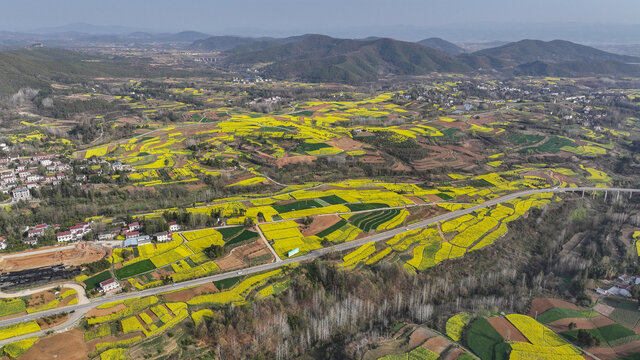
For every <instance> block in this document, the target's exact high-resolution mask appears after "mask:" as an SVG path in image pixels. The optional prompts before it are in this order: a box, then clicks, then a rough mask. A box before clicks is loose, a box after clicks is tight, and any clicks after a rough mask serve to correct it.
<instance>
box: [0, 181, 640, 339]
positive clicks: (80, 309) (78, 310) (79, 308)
mask: <svg viewBox="0 0 640 360" xmlns="http://www.w3.org/2000/svg"><path fill="white" fill-rule="evenodd" d="M590 191H599V192H602V191H606V192H611V193H627V194H631V193H640V189H624V188H596V187H576V188H552V189H532V190H526V191H521V192H517V193H513V194H509V195H505V196H502V197H499V198H495V199H492V200H488V201H486V202H484V203H482V204H478V205H476V206H473V207H470V208H467V209H460V210H456V211H452V212H449V213H446V214H442V215H438V216H436V217H433V218H429V219H426V220H423V221H420V222H417V223H414V224H411V225H409V226H406V227H402V228H398V229H394V230H389V231H385V232H383V233H379V234H375V235H371V236H368V237H366V238H362V239H359V240H354V241H350V242H347V243H342V244H338V245H334V246H330V247H326V248H323V249H318V250H315V251H312V252H310V253H308V254H305V255H301V256H298V257H295V258H290V259H284V260H282V261H280V262H275V263H269V264H263V265H257V266H253V267H250V268H246V269H242V270H238V271H231V272H226V273H223V274H216V275H212V276H207V277H203V278H200V279H194V280H189V281H185V282H181V283H177V284H173V285H166V286H160V287H156V288H152V289H147V290H142V291H137V292H129V293H121V294H117V295H113V296H107V297H102V298H96V299H91V300H90V302H89V303H88V304H78V305H72V306H66V307H63V308H58V309H52V310H47V311H41V312H38V313H34V314H28V315H25V316H21V317H16V318H13V319H6V320H2V321H0V327H2V326H7V325H11V324H16V323H20V322H24V321H29V320H35V319H38V318H41V317H46V316H50V315H55V314H58V313H61V312H70V311H74V314H73V317H74V319H75V320H74V321H77V318H78V316H81V315H83V314H86V313H87V312H88V311H89V310H91V309H93V308H94V307H96V306H100V305H102V304H106V303H110V302H113V301H119V300H126V299H130V298H134V297H144V296H150V295H157V294H161V293H164V292H168V291H174V290H180V289H185V288H188V287H192V286H198V285H202V284H206V283H209V282H212V281H218V280H224V279H228V278H232V277H236V276H239V275H248V274H254V273H259V272H263V271H268V270H273V269H276V268H280V267H282V266H285V265H288V264H292V263H298V262H303V261H309V260H313V259H316V258H318V257H321V256H324V255H326V254H329V253H332V252H340V251H345V250H349V249H353V248H357V247H359V246H362V245H364V244H367V243H371V242H377V241H382V240H386V239H389V238H391V237H393V236H395V235H397V234H400V233H403V232H405V231H408V230H414V229H420V228H424V227H427V226H429V225H432V224H435V223H437V222H441V221H448V220H451V219H454V218H457V217H460V216H462V215H466V214H470V213H472V212H474V211H477V210H480V209H483V208H486V207H490V206H493V205H497V204H501V203H504V202H507V201H510V200H513V199H517V198H521V197H526V196H530V195H534V194H542V193H567V192H590ZM69 326H70V325H69V322H67V323H65V324H62V325H60V326H58V327H57V328H60V329H63V328H69ZM53 330H56V328H54V329H53ZM41 335H42V334H41ZM30 336H34V334H29V335H24V336H21V337H16V338H12V339H11V341H16V340H19V339H22V338H27V337H30ZM11 341H8V340H4V341H0V346H2V345H4V344H6V343H8V342H11Z"/></svg>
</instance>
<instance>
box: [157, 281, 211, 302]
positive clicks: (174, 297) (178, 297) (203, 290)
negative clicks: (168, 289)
mask: <svg viewBox="0 0 640 360" xmlns="http://www.w3.org/2000/svg"><path fill="white" fill-rule="evenodd" d="M217 291H218V288H216V286H215V285H213V283H206V284H204V285H200V286H197V287H193V288H189V289H184V290H180V291H177V292H174V293H171V294H164V295H162V297H163V298H165V299H166V300H167V301H187V300H189V299H191V298H193V297H194V296H198V295H202V294H210V293H214V292H217Z"/></svg>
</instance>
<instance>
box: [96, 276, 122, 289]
mask: <svg viewBox="0 0 640 360" xmlns="http://www.w3.org/2000/svg"><path fill="white" fill-rule="evenodd" d="M119 288H120V283H119V282H118V281H117V280H115V279H109V280H105V281H103V282H101V283H100V291H101V292H109V291H113V290H117V289H119Z"/></svg>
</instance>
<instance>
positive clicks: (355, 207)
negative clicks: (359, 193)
mask: <svg viewBox="0 0 640 360" xmlns="http://www.w3.org/2000/svg"><path fill="white" fill-rule="evenodd" d="M345 206H346V207H348V208H349V210H351V211H364V210H375V209H381V208H387V207H389V205H387V204H378V203H366V204H360V203H354V204H345Z"/></svg>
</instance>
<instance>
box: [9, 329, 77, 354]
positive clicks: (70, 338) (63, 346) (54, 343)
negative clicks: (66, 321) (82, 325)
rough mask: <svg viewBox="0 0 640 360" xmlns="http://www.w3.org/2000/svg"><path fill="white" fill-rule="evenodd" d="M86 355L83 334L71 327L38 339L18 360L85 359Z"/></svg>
mask: <svg viewBox="0 0 640 360" xmlns="http://www.w3.org/2000/svg"><path fill="white" fill-rule="evenodd" d="M88 357H89V351H88V349H87V346H86V344H85V342H84V334H83V333H82V331H80V330H78V329H73V330H70V331H67V332H64V333H61V334H55V335H53V336H48V337H46V338H44V339H42V340H40V341H38V342H37V343H36V344H35V345H33V347H31V349H29V350H27V352H25V353H24V354H23V355H22V356H20V360H43V359H64V360H85V359H87V358H88Z"/></svg>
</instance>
